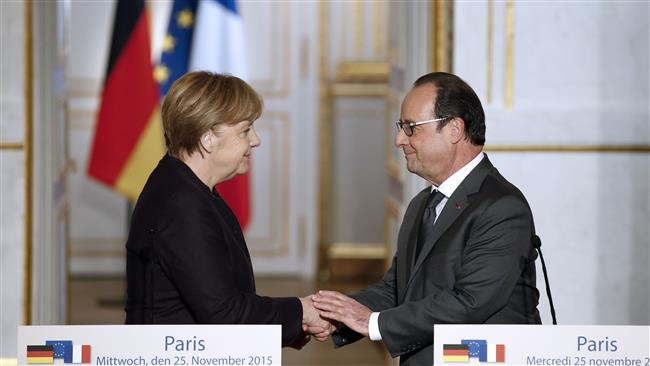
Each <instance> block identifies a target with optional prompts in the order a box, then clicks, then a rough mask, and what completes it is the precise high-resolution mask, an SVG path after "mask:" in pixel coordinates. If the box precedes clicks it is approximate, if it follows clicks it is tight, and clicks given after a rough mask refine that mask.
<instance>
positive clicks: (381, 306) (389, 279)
mask: <svg viewBox="0 0 650 366" xmlns="http://www.w3.org/2000/svg"><path fill="white" fill-rule="evenodd" d="M396 263H397V255H395V256H394V257H393V263H392V265H391V266H390V268H389V269H388V271H387V272H386V273H385V274H384V277H383V278H382V279H381V280H380V281H378V282H376V283H375V284H372V285H370V286H368V287H366V288H365V289H362V290H360V291H359V292H356V293H354V294H352V295H350V297H352V298H353V299H355V300H356V301H358V302H359V303H361V304H363V305H365V306H367V307H368V308H369V309H370V310H372V311H373V312H377V311H382V310H385V309H390V308H392V307H395V306H396V305H397V287H396V286H397V285H396V274H395V271H396ZM361 338H363V336H362V335H361V334H359V333H357V332H355V331H353V330H352V329H350V328H348V327H345V326H344V327H342V328H341V329H339V330H338V331H336V332H335V333H333V334H332V341H333V342H334V346H335V347H337V348H338V347H342V346H345V345H346V344H350V343H354V342H356V341H358V340H359V339H361Z"/></svg>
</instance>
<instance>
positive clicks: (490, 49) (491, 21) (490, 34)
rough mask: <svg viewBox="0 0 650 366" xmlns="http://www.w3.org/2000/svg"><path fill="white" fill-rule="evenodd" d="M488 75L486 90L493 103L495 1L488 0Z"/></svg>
mask: <svg viewBox="0 0 650 366" xmlns="http://www.w3.org/2000/svg"><path fill="white" fill-rule="evenodd" d="M486 51H487V52H486V53H487V54H486V57H487V60H486V73H487V75H486V77H485V84H486V85H485V90H486V98H485V99H486V100H487V103H488V104H490V103H492V78H493V76H494V64H493V61H492V60H493V52H494V2H493V0H487V47H486Z"/></svg>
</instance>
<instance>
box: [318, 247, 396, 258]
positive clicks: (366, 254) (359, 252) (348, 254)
mask: <svg viewBox="0 0 650 366" xmlns="http://www.w3.org/2000/svg"><path fill="white" fill-rule="evenodd" d="M386 252H387V250H386V247H385V246H384V244H381V243H332V245H331V246H330V248H329V250H328V254H329V257H330V259H385V258H386Z"/></svg>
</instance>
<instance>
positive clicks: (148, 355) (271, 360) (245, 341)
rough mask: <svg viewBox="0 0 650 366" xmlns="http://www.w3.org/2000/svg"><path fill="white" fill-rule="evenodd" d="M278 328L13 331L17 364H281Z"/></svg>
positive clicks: (127, 327) (140, 327) (102, 327)
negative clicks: (15, 334) (16, 341)
mask: <svg viewBox="0 0 650 366" xmlns="http://www.w3.org/2000/svg"><path fill="white" fill-rule="evenodd" d="M281 332H282V329H281V326H280V325H67V326H58V325H55V326H24V327H18V364H19V365H30V364H91V365H175V366H185V365H256V366H266V365H281V364H282V359H281V356H282V353H281V348H282V334H281Z"/></svg>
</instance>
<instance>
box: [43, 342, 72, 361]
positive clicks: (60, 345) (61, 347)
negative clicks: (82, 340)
mask: <svg viewBox="0 0 650 366" xmlns="http://www.w3.org/2000/svg"><path fill="white" fill-rule="evenodd" d="M45 344H46V345H48V346H52V348H54V359H57V358H62V359H63V363H72V341H45Z"/></svg>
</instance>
